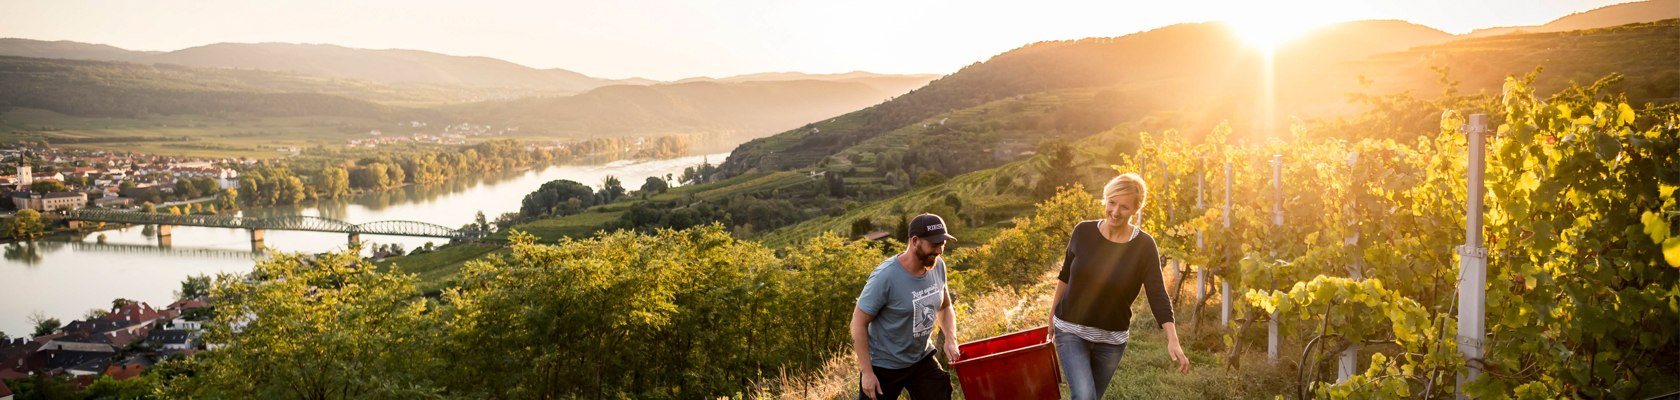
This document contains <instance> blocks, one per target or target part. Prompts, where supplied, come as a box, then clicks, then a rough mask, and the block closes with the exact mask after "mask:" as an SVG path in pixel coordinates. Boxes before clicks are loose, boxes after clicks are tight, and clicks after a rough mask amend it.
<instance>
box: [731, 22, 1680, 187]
mask: <svg viewBox="0 0 1680 400" xmlns="http://www.w3.org/2000/svg"><path fill="white" fill-rule="evenodd" d="M1677 27H1680V21H1676V20H1668V21H1663V22H1656V23H1645V24H1635V25H1629V26H1624V27H1617V28H1606V29H1599V30H1591V31H1575V32H1560V33H1546V34H1525V35H1507V36H1499V37H1494V38H1482V39H1470V40H1461V41H1453V42H1446V43H1441V39H1442V38H1441V36H1439V35H1438V34H1431V33H1428V30H1427V29H1426V28H1425V29H1419V27H1417V26H1415V25H1410V24H1404V23H1370V22H1368V23H1352V24H1344V25H1339V26H1334V27H1330V28H1325V29H1324V30H1323V31H1321V32H1319V33H1318V34H1317V35H1318V36H1309V37H1307V38H1304V39H1303V40H1302V41H1300V43H1299V44H1296V45H1292V46H1286V47H1284V48H1282V49H1280V50H1279V53H1278V56H1277V59H1278V60H1280V61H1278V65H1277V67H1276V70H1277V71H1278V72H1277V75H1276V76H1275V79H1274V80H1272V82H1275V84H1276V86H1275V87H1273V88H1272V90H1273V91H1274V92H1273V93H1275V97H1274V99H1275V101H1276V103H1275V104H1274V107H1275V109H1277V110H1281V111H1283V112H1284V114H1283V115H1282V116H1280V117H1279V118H1280V119H1281V118H1284V117H1287V116H1290V115H1294V116H1299V117H1302V118H1312V117H1328V116H1335V115H1345V114H1347V113H1349V112H1351V111H1353V110H1355V109H1356V108H1357V107H1352V106H1349V105H1346V104H1345V103H1346V100H1347V95H1349V94H1353V93H1366V94H1393V93H1401V92H1405V91H1412V92H1413V93H1438V92H1440V91H1442V90H1445V89H1446V88H1447V86H1446V85H1443V83H1442V82H1441V71H1446V72H1447V77H1448V78H1449V79H1451V80H1452V81H1457V82H1458V83H1457V85H1456V87H1454V88H1453V90H1456V91H1459V92H1461V93H1468V92H1477V91H1490V90H1497V89H1498V82H1499V79H1502V78H1503V76H1504V75H1505V74H1509V73H1521V72H1526V71H1530V70H1533V69H1535V68H1537V67H1546V68H1548V69H1549V70H1550V71H1552V72H1551V73H1548V74H1544V75H1541V80H1539V81H1537V82H1536V83H1535V85H1536V86H1537V87H1538V88H1541V89H1543V90H1557V89H1559V88H1562V87H1567V86H1568V83H1569V82H1572V81H1573V82H1579V83H1582V84H1588V83H1591V82H1592V81H1593V80H1596V79H1597V78H1598V77H1603V76H1605V75H1608V74H1610V73H1615V72H1624V71H1626V73H1624V76H1626V81H1625V82H1624V83H1623V85H1624V87H1626V88H1628V89H1629V92H1630V93H1629V95H1630V96H1631V97H1633V98H1634V99H1636V101H1645V100H1661V99H1667V98H1673V97H1674V96H1675V95H1674V94H1670V93H1665V90H1664V89H1665V88H1666V89H1672V88H1675V87H1680V86H1677V85H1674V84H1670V82H1673V81H1675V79H1676V78H1674V76H1675V74H1676V73H1680V72H1675V71H1674V70H1673V68H1672V66H1671V65H1670V64H1672V63H1669V62H1667V61H1666V60H1672V59H1675V58H1676V57H1680V43H1677V42H1675V41H1673V40H1672V38H1673V37H1674V35H1675V30H1676V29H1677ZM1347 37H1366V38H1369V40H1340V39H1338V38H1347ZM1436 43H1440V44H1436ZM1431 45H1432V46H1431ZM1414 46H1425V47H1417V48H1413V47H1414ZM1374 51H1397V52H1394V53H1384V54H1376V55H1373V56H1371V57H1368V58H1348V57H1350V56H1358V55H1361V54H1373V52H1374ZM1610 54H1621V55H1626V56H1610ZM1263 61H1264V58H1262V57H1261V54H1259V53H1258V52H1257V51H1255V50H1254V49H1252V48H1250V47H1246V46H1244V45H1243V44H1242V43H1241V42H1240V41H1239V40H1237V39H1236V37H1235V36H1233V35H1232V34H1231V32H1230V31H1229V30H1227V29H1226V28H1224V27H1223V26H1220V25H1215V24H1181V25H1174V26H1170V27H1166V28H1160V29H1156V30H1153V31H1149V32H1143V33H1138V34H1133V35H1127V36H1123V37H1118V38H1098V39H1083V40H1079V41H1069V42H1046V43H1036V44H1032V45H1028V46H1025V47H1022V48H1020V49H1016V50H1012V51H1010V52H1006V53H1004V54H1000V55H998V56H996V57H993V58H992V59H990V60H987V61H986V62H983V63H976V64H974V65H970V66H968V67H966V68H963V69H962V70H961V71H958V72H957V73H955V74H952V75H949V76H946V77H944V78H941V79H939V80H937V81H934V82H933V83H930V84H929V85H928V86H926V87H923V88H920V89H917V90H916V91H914V92H911V93H909V94H906V95H904V96H899V97H898V98H896V99H894V100H893V101H890V102H887V103H883V104H881V105H877V106H874V107H870V108H867V109H863V110H859V111H857V112H854V113H850V114H847V115H844V116H841V117H837V118H834V119H831V120H826V121H822V122H818V123H815V124H813V127H814V128H817V129H815V130H812V129H799V130H793V131H789V132H784V133H782V134H779V135H777V136H776V137H770V138H765V139H761V140H758V141H753V142H749V143H747V144H746V145H743V146H742V147H741V148H740V149H738V150H737V151H736V152H735V153H733V154H732V155H731V156H730V159H729V160H728V161H726V162H725V163H724V164H723V165H722V169H723V171H724V173H725V174H739V173H743V172H746V171H751V170H755V169H757V170H786V169H795V168H801V167H807V166H811V165H813V164H815V163H816V162H817V161H818V160H821V159H823V158H825V157H828V156H832V155H834V154H837V153H839V152H840V151H841V150H843V149H845V148H847V147H850V146H852V145H855V144H857V143H860V142H863V141H865V140H867V139H869V138H872V137H875V136H878V135H881V134H883V133H885V132H889V131H892V130H894V129H899V128H901V127H904V126H906V125H908V124H910V123H912V122H916V121H920V120H922V119H924V118H928V117H931V116H933V115H935V114H938V113H941V112H949V111H954V110H961V109H965V108H969V107H973V106H976V105H979V104H983V103H986V102H989V101H993V100H998V99H1002V98H1006V97H1012V96H1018V95H1024V94H1031V93H1038V92H1044V91H1051V90H1061V89H1076V88H1077V89H1087V90H1093V91H1099V90H1100V91H1108V92H1110V93H1113V94H1114V96H1115V97H1116V98H1117V99H1118V101H1119V102H1120V104H1118V105H1117V106H1115V107H1114V108H1111V109H1109V112H1110V113H1113V114H1119V115H1122V119H1133V118H1136V117H1138V116H1141V115H1144V114H1147V113H1150V112H1156V111H1175V112H1181V113H1185V114H1187V116H1189V117H1191V118H1194V121H1193V122H1192V123H1191V124H1190V125H1188V126H1184V130H1185V131H1186V132H1192V133H1193V134H1195V132H1205V131H1206V130H1207V129H1211V128H1212V127H1213V126H1214V125H1217V124H1218V123H1220V122H1221V121H1230V122H1231V123H1232V124H1233V125H1234V126H1237V127H1239V128H1259V127H1262V126H1265V123H1267V122H1268V121H1267V119H1265V118H1261V117H1260V116H1259V115H1260V112H1261V111H1262V106H1263V104H1261V102H1260V100H1259V99H1261V98H1263V97H1262V96H1261V94H1262V93H1263V92H1264V91H1265V90H1267V88H1266V87H1264V86H1263V84H1264V83H1265V82H1267V80H1265V79H1259V78H1260V77H1261V76H1260V75H1259V74H1260V71H1262V70H1263V68H1262V66H1263V65H1262V64H1261V62H1263ZM1496 71H1502V72H1496ZM1269 122H1271V123H1272V125H1273V126H1286V125H1287V124H1286V122H1287V121H1269ZM1256 130H1257V129H1243V130H1242V131H1246V132H1254V133H1251V134H1255V135H1259V134H1261V133H1259V132H1255V131H1256Z"/></svg>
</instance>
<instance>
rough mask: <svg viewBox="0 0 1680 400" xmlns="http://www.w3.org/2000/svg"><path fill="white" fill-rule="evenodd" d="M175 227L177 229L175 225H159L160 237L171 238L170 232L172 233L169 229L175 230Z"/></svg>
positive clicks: (158, 232)
mask: <svg viewBox="0 0 1680 400" xmlns="http://www.w3.org/2000/svg"><path fill="white" fill-rule="evenodd" d="M173 227H175V226H174V225H161V224H160V225H158V229H157V235H158V237H160V238H164V237H169V231H170V229H169V228H173Z"/></svg>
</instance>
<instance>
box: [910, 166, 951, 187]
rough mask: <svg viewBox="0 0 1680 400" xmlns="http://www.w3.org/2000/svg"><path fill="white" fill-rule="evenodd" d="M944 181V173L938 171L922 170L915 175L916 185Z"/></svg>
mask: <svg viewBox="0 0 1680 400" xmlns="http://www.w3.org/2000/svg"><path fill="white" fill-rule="evenodd" d="M941 183H945V174H941V173H939V171H931V170H929V171H922V173H920V174H917V175H916V187H928V186H933V185H938V184H941Z"/></svg>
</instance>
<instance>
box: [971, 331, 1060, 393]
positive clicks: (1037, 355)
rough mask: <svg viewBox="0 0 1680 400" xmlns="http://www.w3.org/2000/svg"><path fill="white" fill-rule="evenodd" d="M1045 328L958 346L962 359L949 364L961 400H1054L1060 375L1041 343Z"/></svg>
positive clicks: (1053, 357)
mask: <svg viewBox="0 0 1680 400" xmlns="http://www.w3.org/2000/svg"><path fill="white" fill-rule="evenodd" d="M1049 328H1050V327H1048V326H1042V327H1038V328H1034V329H1028V330H1024V331H1020V332H1015V333H1011V334H1007V335H1003V336H997V337H992V338H987V339H981V340H976V341H973V342H968V343H963V344H960V345H958V346H957V347H958V350H959V351H961V352H962V354H963V359H962V360H961V361H957V362H954V363H951V368H952V369H955V370H956V372H957V380H958V381H959V382H961V383H962V392H963V398H965V399H967V400H982V399H1052V400H1053V399H1058V398H1061V396H1062V392H1061V387H1060V386H1058V383H1059V382H1060V381H1061V379H1062V374H1061V372H1060V371H1058V369H1057V364H1056V348H1055V347H1052V346H1051V345H1050V343H1049V342H1047V341H1045V340H1044V335H1045V332H1048V331H1049Z"/></svg>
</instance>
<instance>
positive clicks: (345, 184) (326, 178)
mask: <svg viewBox="0 0 1680 400" xmlns="http://www.w3.org/2000/svg"><path fill="white" fill-rule="evenodd" d="M315 189H316V190H318V191H320V193H321V198H323V199H336V198H340V197H344V196H348V195H349V194H350V172H349V171H345V170H344V168H339V167H326V168H323V169H321V179H320V180H318V181H316V182H315Z"/></svg>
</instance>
